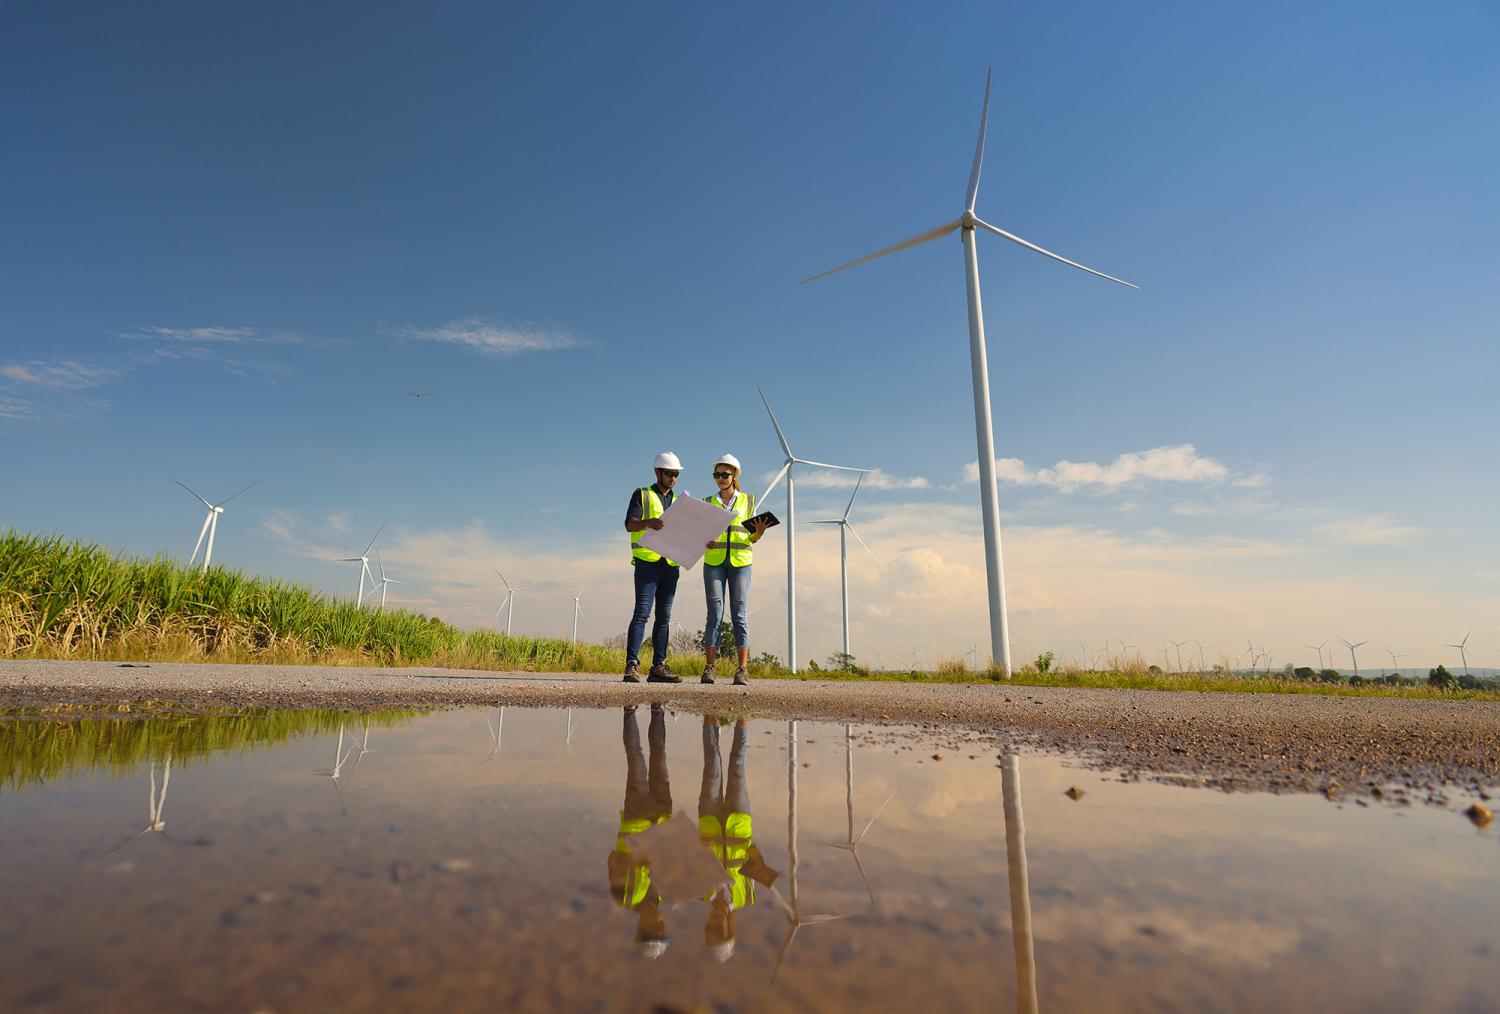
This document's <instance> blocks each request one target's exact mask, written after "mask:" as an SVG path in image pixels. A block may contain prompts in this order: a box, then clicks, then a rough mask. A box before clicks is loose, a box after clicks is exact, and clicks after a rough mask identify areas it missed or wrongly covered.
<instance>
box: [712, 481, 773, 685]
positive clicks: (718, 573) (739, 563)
mask: <svg viewBox="0 0 1500 1014" xmlns="http://www.w3.org/2000/svg"><path fill="white" fill-rule="evenodd" d="M714 482H715V483H717V484H718V487H719V492H718V493H717V494H710V495H709V496H706V497H704V498H703V499H705V500H707V501H708V502H709V503H711V504H714V505H715V506H717V507H728V508H729V509H730V510H732V511H734V521H733V522H732V523H731V524H730V525H729V527H728V528H726V529H725V530H724V534H723V535H722V536H720V537H719V538H717V539H715V540H714V541H712V542H710V543H708V544H707V545H708V552H707V553H705V554H703V591H704V594H705V595H706V596H707V598H708V619H707V620H706V621H705V622H704V624H703V652H704V654H705V655H706V656H707V657H708V666H707V667H706V668H705V669H704V670H703V682H704V683H712V682H713V681H714V663H715V662H717V661H718V660H719V623H720V621H722V620H723V618H724V589H725V588H726V587H727V588H728V589H729V616H730V623H731V624H733V626H734V650H735V654H736V655H738V656H739V659H738V661H739V668H737V669H735V671H734V685H735V686H737V687H742V686H744V685H745V684H747V683H749V682H750V673H749V664H750V623H749V620H748V612H749V608H750V606H749V601H748V600H749V595H750V559H751V555H752V550H751V548H750V547H751V546H752V545H753V544H754V543H756V542H759V541H760V537H761V533H760V532H758V531H751V530H750V529H749V528H747V527H746V526H745V522H746V520H748V519H749V518H751V517H753V516H754V514H755V497H753V496H751V495H750V494H749V493H745V492H742V491H741V490H740V461H739V459H738V458H736V457H735V456H734V455H733V454H721V455H719V456H718V458H716V459H715V460H714Z"/></svg>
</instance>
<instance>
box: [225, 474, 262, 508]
mask: <svg viewBox="0 0 1500 1014" xmlns="http://www.w3.org/2000/svg"><path fill="white" fill-rule="evenodd" d="M259 485H260V480H259V479H256V480H255V481H254V482H252V483H251V484H250V485H248V486H246V487H245V488H244V489H242V490H240V493H248V492H250V491H251V490H252V489H254V488H255V487H256V486H259ZM240 493H236V494H235V495H234V496H239V495H240ZM234 496H227V497H225V498H224V499H222V500H220V501H219V506H220V507H223V506H224V505H225V504H227V503H228V502H229V501H231V500H233V499H234Z"/></svg>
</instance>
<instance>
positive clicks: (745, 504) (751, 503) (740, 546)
mask: <svg viewBox="0 0 1500 1014" xmlns="http://www.w3.org/2000/svg"><path fill="white" fill-rule="evenodd" d="M703 499H705V500H707V501H708V502H709V503H711V504H713V505H714V506H715V507H723V506H725V504H724V501H723V500H720V499H719V495H718V494H717V493H714V494H711V495H709V496H706V497H704V498H703ZM728 506H729V508H730V509H731V510H733V511H734V522H733V523H732V524H731V525H730V526H729V530H728V531H726V532H725V533H724V534H723V535H720V536H719V537H718V538H716V539H714V541H715V542H727V543H729V544H730V545H731V546H733V547H734V548H732V549H710V550H709V551H708V552H706V553H704V554H703V562H704V563H705V564H707V565H708V566H710V567H717V566H718V565H719V564H721V563H723V562H724V557H725V556H728V557H729V565H730V566H731V567H748V566H750V557H751V553H752V550H751V548H750V533H749V532H747V531H746V530H745V519H746V518H748V517H750V515H752V514H754V513H755V497H753V496H751V495H750V494H749V493H746V492H745V491H744V490H740V491H739V492H737V493H735V494H734V500H732V501H731V502H730V503H729V504H728Z"/></svg>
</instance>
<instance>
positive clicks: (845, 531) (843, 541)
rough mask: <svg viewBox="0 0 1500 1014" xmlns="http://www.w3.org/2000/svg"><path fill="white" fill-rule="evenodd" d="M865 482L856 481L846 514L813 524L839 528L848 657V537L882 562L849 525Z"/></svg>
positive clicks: (845, 647) (840, 580) (841, 579)
mask: <svg viewBox="0 0 1500 1014" xmlns="http://www.w3.org/2000/svg"><path fill="white" fill-rule="evenodd" d="M864 481H865V477H864V476H863V475H861V476H860V477H859V478H858V479H856V480H854V492H853V493H851V494H850V495H849V503H848V504H847V505H846V506H845V507H844V514H843V516H842V517H837V518H825V519H823V520H821V521H814V522H813V524H815V525H838V526H839V591H840V592H841V593H842V596H843V603H844V654H845V655H846V656H847V655H848V654H849V538H848V537H849V536H850V535H853V536H854V537H855V538H856V539H859V544H860V545H861V546H864V547H865V552H867V553H869V554H870V557H871V559H873V560H874V561H875V562H876V563H879V562H880V557H878V556H876V555H875V550H873V549H871V548H870V547H869V546H868V545H866V543H865V540H864V539H860V538H859V533H858V532H856V531H855V530H854V526H853V525H851V524H850V523H849V511H850V510H852V509H853V507H854V498H855V497H857V496H859V487H860V484H861V483H863V482H864Z"/></svg>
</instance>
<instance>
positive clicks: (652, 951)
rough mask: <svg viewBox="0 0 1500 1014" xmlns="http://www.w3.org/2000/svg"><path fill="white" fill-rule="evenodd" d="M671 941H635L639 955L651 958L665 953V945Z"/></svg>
mask: <svg viewBox="0 0 1500 1014" xmlns="http://www.w3.org/2000/svg"><path fill="white" fill-rule="evenodd" d="M671 943H672V941H670V940H640V941H637V942H636V946H637V947H639V948H640V950H641V957H643V958H648V959H651V958H659V957H661V956H662V955H663V954H665V953H667V947H668V945H670V944H671Z"/></svg>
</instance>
